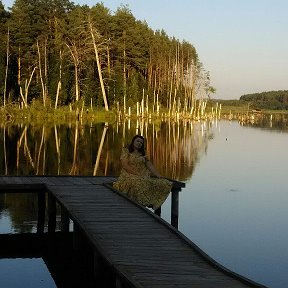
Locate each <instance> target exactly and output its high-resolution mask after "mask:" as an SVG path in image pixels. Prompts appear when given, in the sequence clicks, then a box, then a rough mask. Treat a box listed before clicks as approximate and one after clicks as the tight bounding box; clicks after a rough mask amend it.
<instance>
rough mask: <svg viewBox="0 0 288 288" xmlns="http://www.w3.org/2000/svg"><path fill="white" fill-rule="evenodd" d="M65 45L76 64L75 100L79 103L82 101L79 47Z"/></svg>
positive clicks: (72, 44)
mask: <svg viewBox="0 0 288 288" xmlns="http://www.w3.org/2000/svg"><path fill="white" fill-rule="evenodd" d="M65 44H66V46H67V47H68V49H69V51H70V53H71V56H72V60H73V64H74V77H75V100H76V101H77V102H78V101H79V99H80V87H79V75H78V74H79V73H78V72H79V64H80V61H79V57H78V52H77V47H76V45H75V44H74V43H71V44H70V45H68V44H67V43H65Z"/></svg>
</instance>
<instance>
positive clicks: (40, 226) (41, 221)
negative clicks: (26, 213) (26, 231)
mask: <svg viewBox="0 0 288 288" xmlns="http://www.w3.org/2000/svg"><path fill="white" fill-rule="evenodd" d="M37 194H38V221H37V233H38V234H43V233H44V226H45V207H46V203H45V192H44V191H39V192H38V193H37Z"/></svg>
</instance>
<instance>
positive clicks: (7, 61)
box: [3, 27, 10, 107]
mask: <svg viewBox="0 0 288 288" xmlns="http://www.w3.org/2000/svg"><path fill="white" fill-rule="evenodd" d="M9 42H10V36H9V27H8V31H7V44H6V69H5V81H4V93H3V105H4V107H5V105H6V93H7V78H8V67H9Z"/></svg>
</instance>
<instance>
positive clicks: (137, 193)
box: [113, 148, 172, 210]
mask: <svg viewBox="0 0 288 288" xmlns="http://www.w3.org/2000/svg"><path fill="white" fill-rule="evenodd" d="M124 158H126V159H127V160H128V163H129V165H131V166H132V167H135V171H137V173H138V174H139V175H135V174H130V173H128V172H127V171H126V170H125V169H122V170H121V173H120V176H119V178H118V180H117V181H116V182H114V184H113V187H114V188H115V189H117V190H119V191H121V192H122V193H124V194H126V195H127V196H128V197H129V198H130V199H132V200H134V201H135V202H137V203H139V204H141V205H143V206H148V207H152V208H153V209H154V210H156V209H158V208H159V207H160V206H161V205H162V204H163V203H164V201H165V200H166V198H167V197H168V195H169V193H170V191H171V188H172V183H171V182H170V181H168V180H167V179H163V178H152V177H151V172H150V170H149V169H148V168H147V166H146V161H147V158H146V157H144V156H141V155H137V154H134V153H129V150H128V149H127V148H123V151H122V154H121V157H120V159H121V160H122V159H124Z"/></svg>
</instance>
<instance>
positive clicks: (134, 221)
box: [0, 176, 265, 288]
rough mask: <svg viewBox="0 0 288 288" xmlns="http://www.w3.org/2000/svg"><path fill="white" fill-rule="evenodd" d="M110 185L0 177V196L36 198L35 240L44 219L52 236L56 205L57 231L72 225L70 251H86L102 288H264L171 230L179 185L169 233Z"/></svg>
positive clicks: (91, 179)
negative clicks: (30, 195)
mask: <svg viewBox="0 0 288 288" xmlns="http://www.w3.org/2000/svg"><path fill="white" fill-rule="evenodd" d="M114 180H115V178H113V177H80V176H55V177H54V176H50V177H49V176H47V177H44V176H43V177H41V176H32V177H10V176H4V177H0V191H1V193H9V192H35V193H38V195H39V198H38V199H39V201H38V203H39V205H38V206H39V212H38V225H37V233H38V234H43V233H45V232H46V231H45V229H44V223H45V218H47V217H48V235H49V234H51V235H53V233H55V230H56V203H58V204H59V205H60V207H61V229H60V230H61V231H62V232H63V233H65V232H68V231H69V225H70V224H69V223H70V219H71V220H72V221H73V246H74V249H75V251H79V253H82V252H83V253H84V251H86V253H87V255H88V256H89V257H90V258H92V266H93V273H94V277H95V279H100V278H101V279H102V280H101V281H102V285H101V287H117V288H122V287H123V288H124V287H125V288H126V287H137V288H140V287H143V288H144V287H148V288H154V287H155V288H156V287H157V288H161V287H166V288H169V287H189V288H190V287H201V288H209V287H211V288H212V287H213V288H215V287H219V288H220V287H221V288H224V287H225V288H226V287H230V288H234V287H235V288H236V287H239V288H241V287H265V286H263V285H261V284H258V283H255V282H253V281H251V280H249V279H247V278H245V277H242V276H240V275H238V274H236V273H233V272H232V271H230V270H228V269H226V268H225V267H223V266H221V265H219V264H218V263H217V262H216V261H214V260H213V259H212V258H210V257H209V256H208V255H206V254H205V253H204V252H203V251H202V250H200V249H199V248H198V247H197V246H196V245H195V244H194V243H193V242H191V241H190V240H189V239H187V238H186V237H185V236H184V235H183V234H181V233H180V232H179V231H178V230H177V229H176V228H175V227H177V225H178V224H177V223H178V221H176V220H178V219H176V220H175V217H176V218H177V217H178V215H177V211H178V210H177V209H178V208H177V207H178V202H177V201H178V197H177V193H178V192H177V191H176V190H178V191H179V190H180V189H181V187H182V186H181V183H180V186H178V188H177V189H176V190H175V191H174V196H173V197H171V198H174V199H176V200H174V203H173V204H172V207H171V208H172V213H171V221H172V222H173V221H174V227H173V226H172V225H170V224H168V223H166V222H165V221H164V220H162V219H161V218H160V217H158V216H157V215H155V214H154V213H152V212H151V211H150V210H148V209H146V208H145V207H142V206H140V205H138V204H136V203H134V202H133V201H131V200H129V199H128V198H127V197H125V196H123V195H122V194H120V193H118V192H117V191H115V190H113V189H111V187H110V185H109V184H110V183H111V182H113V181H114ZM176 186H177V183H176V185H175V187H176ZM45 193H47V196H46V195H45ZM172 200H173V199H172ZM175 201H176V202H175ZM172 202H173V201H172ZM173 205H174V207H173ZM46 208H47V211H46V213H45V209H46ZM173 209H174V212H173ZM173 213H174V216H173V215H172V214H173ZM45 215H46V216H45ZM173 217H174V218H173ZM175 221H176V222H175ZM172 224H173V223H172ZM91 255H92V256H93V257H91ZM107 271H109V272H107Z"/></svg>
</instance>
